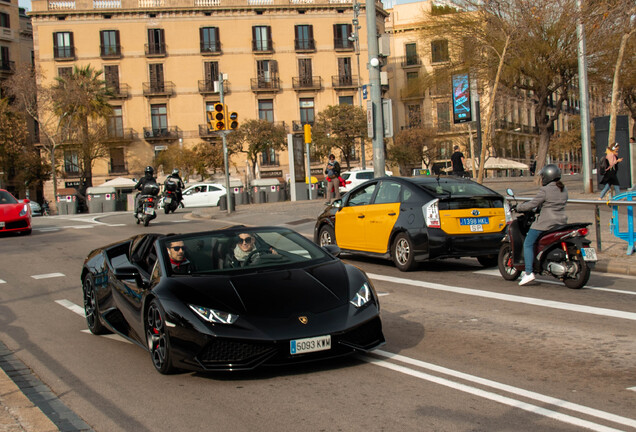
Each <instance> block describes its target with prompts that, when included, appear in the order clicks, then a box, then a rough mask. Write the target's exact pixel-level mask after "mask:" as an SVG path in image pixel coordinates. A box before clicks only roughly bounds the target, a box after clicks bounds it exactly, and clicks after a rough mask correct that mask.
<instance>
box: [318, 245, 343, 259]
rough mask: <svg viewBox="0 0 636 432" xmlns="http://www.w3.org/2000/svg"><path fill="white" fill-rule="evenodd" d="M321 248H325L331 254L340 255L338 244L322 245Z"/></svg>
mask: <svg viewBox="0 0 636 432" xmlns="http://www.w3.org/2000/svg"><path fill="white" fill-rule="evenodd" d="M322 248H323V250H325V251H326V252H328V253H330V254H331V255H333V256H335V257H338V256H340V248H339V247H338V245H335V244H328V245H324V246H323V247H322Z"/></svg>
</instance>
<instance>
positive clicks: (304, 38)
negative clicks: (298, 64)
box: [295, 25, 315, 51]
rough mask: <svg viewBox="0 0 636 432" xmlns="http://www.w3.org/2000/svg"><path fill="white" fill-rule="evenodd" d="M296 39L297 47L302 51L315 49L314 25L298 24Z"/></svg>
mask: <svg viewBox="0 0 636 432" xmlns="http://www.w3.org/2000/svg"><path fill="white" fill-rule="evenodd" d="M295 33H296V40H295V48H296V50H300V51H313V50H314V49H315V44H314V27H313V26H311V25H297V26H296V27H295Z"/></svg>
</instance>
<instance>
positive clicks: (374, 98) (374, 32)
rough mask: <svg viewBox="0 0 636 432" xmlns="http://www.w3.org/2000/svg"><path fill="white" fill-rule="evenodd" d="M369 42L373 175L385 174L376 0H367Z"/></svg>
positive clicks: (380, 175)
mask: <svg viewBox="0 0 636 432" xmlns="http://www.w3.org/2000/svg"><path fill="white" fill-rule="evenodd" d="M365 7H366V15H367V43H368V54H369V63H368V68H369V84H370V85H371V92H370V96H371V104H372V115H373V176H374V177H383V176H384V164H385V163H384V126H383V124H382V89H381V88H380V61H379V60H378V55H379V49H378V25H377V23H376V13H375V0H366V1H365Z"/></svg>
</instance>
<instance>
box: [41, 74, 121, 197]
mask: <svg viewBox="0 0 636 432" xmlns="http://www.w3.org/2000/svg"><path fill="white" fill-rule="evenodd" d="M101 75H102V72H101V71H98V70H96V69H93V68H92V67H91V66H90V65H86V66H84V67H78V66H75V67H74V68H73V72H72V73H71V74H70V75H68V76H62V77H56V83H55V85H54V86H53V110H54V112H55V114H57V116H58V117H59V118H60V123H61V124H63V125H64V127H65V129H66V132H67V135H66V136H65V138H66V139H65V145H68V146H69V147H72V148H74V149H76V150H77V151H78V155H79V158H78V159H79V177H80V189H79V192H80V194H82V195H84V194H85V193H86V189H87V188H89V187H91V186H92V185H93V164H94V162H95V160H97V159H100V158H105V157H107V156H108V155H109V147H108V145H107V139H106V138H107V131H106V119H107V118H108V117H109V116H110V115H111V114H112V112H113V109H112V107H111V106H110V105H109V103H108V100H109V97H110V96H112V94H111V92H110V91H109V90H108V88H107V87H106V82H105V81H104V80H102V78H101ZM67 143H68V144H67Z"/></svg>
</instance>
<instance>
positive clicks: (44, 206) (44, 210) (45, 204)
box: [41, 200, 51, 216]
mask: <svg viewBox="0 0 636 432" xmlns="http://www.w3.org/2000/svg"><path fill="white" fill-rule="evenodd" d="M41 207H42V216H51V208H50V207H49V202H48V201H47V200H44V202H43V203H42V206H41Z"/></svg>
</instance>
